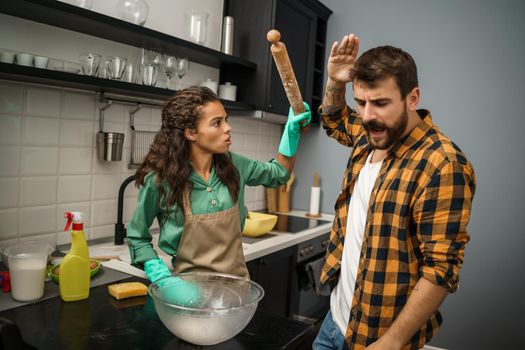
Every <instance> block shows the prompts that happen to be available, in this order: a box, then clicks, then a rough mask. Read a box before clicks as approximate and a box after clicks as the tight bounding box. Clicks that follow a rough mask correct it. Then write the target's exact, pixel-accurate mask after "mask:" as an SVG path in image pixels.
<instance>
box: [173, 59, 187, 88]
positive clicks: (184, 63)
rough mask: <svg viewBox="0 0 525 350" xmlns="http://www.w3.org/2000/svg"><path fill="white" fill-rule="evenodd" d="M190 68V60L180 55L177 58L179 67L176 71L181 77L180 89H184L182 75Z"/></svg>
mask: <svg viewBox="0 0 525 350" xmlns="http://www.w3.org/2000/svg"><path fill="white" fill-rule="evenodd" d="M189 68H190V61H188V59H187V58H184V57H179V58H177V68H176V70H175V73H176V74H177V76H178V77H179V83H178V90H182V77H183V76H184V75H185V74H186V73H187V72H188V69H189Z"/></svg>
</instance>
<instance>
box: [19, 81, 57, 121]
mask: <svg viewBox="0 0 525 350" xmlns="http://www.w3.org/2000/svg"><path fill="white" fill-rule="evenodd" d="M60 97H61V92H60V90H58V89H55V88H37V87H29V88H28V89H26V113H27V114H29V115H39V116H46V117H58V116H59V115H60Z"/></svg>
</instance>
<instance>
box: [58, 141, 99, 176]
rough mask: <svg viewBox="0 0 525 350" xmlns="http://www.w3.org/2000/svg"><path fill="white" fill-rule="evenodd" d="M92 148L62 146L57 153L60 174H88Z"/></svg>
mask: <svg viewBox="0 0 525 350" xmlns="http://www.w3.org/2000/svg"><path fill="white" fill-rule="evenodd" d="M92 153H93V148H74V147H62V148H61V149H60V155H59V173H60V174H89V173H90V172H91V158H92Z"/></svg>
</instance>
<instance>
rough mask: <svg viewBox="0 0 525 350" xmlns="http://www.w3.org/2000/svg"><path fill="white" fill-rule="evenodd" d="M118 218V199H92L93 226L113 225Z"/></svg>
mask: <svg viewBox="0 0 525 350" xmlns="http://www.w3.org/2000/svg"><path fill="white" fill-rule="evenodd" d="M116 218H117V201H116V200H114V199H112V200H107V201H92V202H91V226H92V227H96V226H102V225H111V224H114V223H115V220H116Z"/></svg>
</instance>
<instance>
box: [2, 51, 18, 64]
mask: <svg viewBox="0 0 525 350" xmlns="http://www.w3.org/2000/svg"><path fill="white" fill-rule="evenodd" d="M0 62H2V63H14V62H15V53H14V52H10V51H2V52H0Z"/></svg>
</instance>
